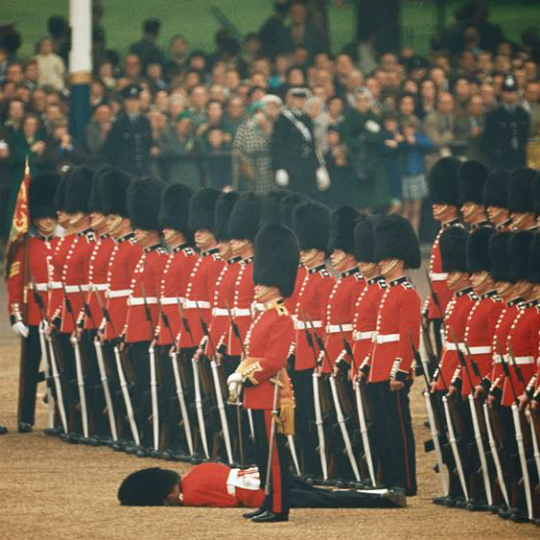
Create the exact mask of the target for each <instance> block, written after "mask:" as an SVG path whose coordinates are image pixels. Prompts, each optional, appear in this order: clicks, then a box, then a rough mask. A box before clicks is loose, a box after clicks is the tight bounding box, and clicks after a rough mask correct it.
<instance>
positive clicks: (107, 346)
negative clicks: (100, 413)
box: [98, 169, 142, 452]
mask: <svg viewBox="0 0 540 540" xmlns="http://www.w3.org/2000/svg"><path fill="white" fill-rule="evenodd" d="M130 183H131V178H130V176H128V175H127V174H126V173H124V172H122V171H120V170H118V169H112V170H110V171H108V172H106V173H105V174H104V175H103V176H102V177H101V179H100V181H99V183H98V189H99V195H100V199H101V202H102V208H103V214H104V215H105V216H106V219H107V231H108V233H109V235H110V236H111V237H112V238H113V239H114V248H113V250H112V252H111V255H110V259H109V265H108V268H107V277H106V283H107V289H106V291H105V298H106V305H105V306H104V308H105V309H106V311H107V314H108V316H109V318H110V322H108V321H106V320H105V319H103V320H102V322H101V327H100V331H99V333H98V337H99V338H100V339H101V340H102V342H103V351H104V355H105V357H106V358H107V363H108V365H109V366H114V367H113V368H112V369H111V378H112V380H111V389H112V394H113V402H114V409H115V413H116V420H117V424H118V434H119V437H120V440H119V441H118V442H117V443H116V444H114V445H113V448H114V449H115V450H126V451H130V452H135V451H136V448H135V447H134V443H133V441H132V440H131V438H132V434H131V431H130V429H129V427H128V426H127V423H126V417H127V412H126V406H125V402H124V399H123V396H122V394H121V389H120V376H119V372H118V364H117V362H116V357H115V353H114V347H115V346H119V345H120V334H121V332H122V330H123V328H124V325H125V322H126V315H127V299H128V297H129V295H130V294H131V289H130V286H131V277H132V276H133V272H134V270H135V266H136V264H137V262H138V261H139V258H140V256H141V253H142V248H141V247H140V246H139V245H137V243H136V242H135V238H134V235H133V229H132V227H131V221H130V219H129V217H128V209H127V190H128V187H129V185H130Z"/></svg>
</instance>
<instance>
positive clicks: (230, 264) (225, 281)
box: [205, 257, 242, 356]
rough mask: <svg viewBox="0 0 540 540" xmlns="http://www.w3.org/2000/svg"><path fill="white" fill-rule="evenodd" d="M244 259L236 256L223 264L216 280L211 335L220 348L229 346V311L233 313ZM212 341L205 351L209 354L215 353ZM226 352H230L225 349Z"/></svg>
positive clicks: (216, 345)
mask: <svg viewBox="0 0 540 540" xmlns="http://www.w3.org/2000/svg"><path fill="white" fill-rule="evenodd" d="M241 260H242V259H241V258H240V257H234V258H232V259H229V260H228V261H227V264H226V265H225V266H223V268H222V269H221V272H220V273H219V276H218V278H217V281H216V288H215V290H214V300H213V302H212V306H213V307H212V322H211V323H210V329H209V332H210V336H211V338H212V344H213V346H214V347H216V348H217V349H218V350H220V351H222V350H223V349H224V348H225V349H226V348H227V341H228V340H227V329H228V327H229V313H231V314H232V305H233V301H234V285H235V283H236V280H237V278H238V272H240V266H241V263H240V261H241ZM213 352H214V351H213V350H212V348H211V346H210V343H207V344H206V349H205V353H206V355H207V356H211V355H212V354H213ZM225 352H228V351H227V350H225ZM229 354H230V353H229Z"/></svg>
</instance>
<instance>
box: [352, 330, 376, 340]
mask: <svg viewBox="0 0 540 540" xmlns="http://www.w3.org/2000/svg"><path fill="white" fill-rule="evenodd" d="M373 334H375V332H373V331H371V332H359V331H358V330H355V331H354V332H353V335H352V338H353V340H354V341H363V340H364V339H373Z"/></svg>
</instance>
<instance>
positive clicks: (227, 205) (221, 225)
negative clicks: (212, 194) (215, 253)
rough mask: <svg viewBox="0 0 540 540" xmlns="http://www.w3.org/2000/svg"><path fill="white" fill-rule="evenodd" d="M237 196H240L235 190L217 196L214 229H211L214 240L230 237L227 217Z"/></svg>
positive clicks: (229, 215)
mask: <svg viewBox="0 0 540 540" xmlns="http://www.w3.org/2000/svg"><path fill="white" fill-rule="evenodd" d="M238 197H240V193H238V192H237V191H229V192H227V193H222V194H221V195H220V196H219V199H218V200H217V203H216V207H215V209H214V229H213V231H212V232H213V233H214V236H215V238H216V240H230V239H231V238H230V237H229V218H230V217H231V212H232V211H233V208H234V205H235V204H236V201H237V200H238Z"/></svg>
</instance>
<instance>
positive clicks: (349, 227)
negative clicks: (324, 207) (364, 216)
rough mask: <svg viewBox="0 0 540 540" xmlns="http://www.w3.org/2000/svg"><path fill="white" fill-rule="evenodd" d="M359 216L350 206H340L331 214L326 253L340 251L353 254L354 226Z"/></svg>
mask: <svg viewBox="0 0 540 540" xmlns="http://www.w3.org/2000/svg"><path fill="white" fill-rule="evenodd" d="M359 217H360V214H359V212H358V211H357V210H355V209H354V208H353V207H352V206H340V207H339V208H336V209H335V210H334V211H333V212H332V216H331V219H330V238H329V240H328V253H332V251H334V250H335V249H341V250H342V251H344V252H345V253H350V254H354V247H355V246H354V226H355V225H356V221H357V220H358V218H359Z"/></svg>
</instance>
